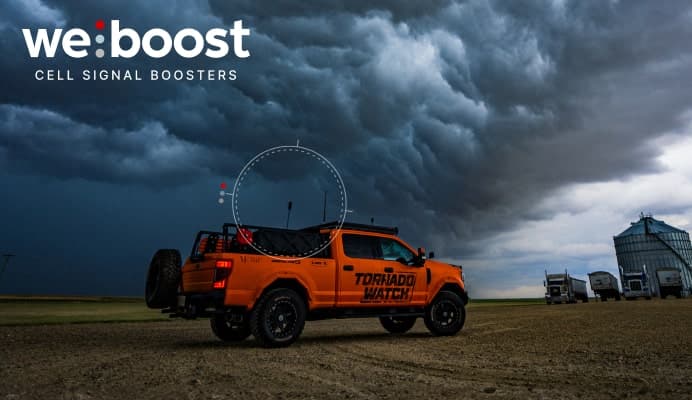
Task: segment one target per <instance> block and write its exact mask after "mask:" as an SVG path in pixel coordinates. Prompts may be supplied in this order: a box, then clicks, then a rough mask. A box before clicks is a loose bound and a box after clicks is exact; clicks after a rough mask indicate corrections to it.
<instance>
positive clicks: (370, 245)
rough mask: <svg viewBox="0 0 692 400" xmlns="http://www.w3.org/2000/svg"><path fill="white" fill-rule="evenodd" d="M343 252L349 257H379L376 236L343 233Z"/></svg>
mask: <svg viewBox="0 0 692 400" xmlns="http://www.w3.org/2000/svg"><path fill="white" fill-rule="evenodd" d="M342 241H343V244H344V254H346V255H347V256H349V257H351V258H369V259H373V258H379V257H378V253H379V251H378V250H379V249H378V246H377V244H378V243H377V238H376V237H373V236H366V235H343V236H342Z"/></svg>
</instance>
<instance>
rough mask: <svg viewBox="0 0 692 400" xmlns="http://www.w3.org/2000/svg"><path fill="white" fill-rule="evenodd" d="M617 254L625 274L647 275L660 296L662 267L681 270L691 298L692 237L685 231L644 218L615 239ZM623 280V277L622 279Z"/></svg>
mask: <svg viewBox="0 0 692 400" xmlns="http://www.w3.org/2000/svg"><path fill="white" fill-rule="evenodd" d="M613 240H614V241H615V254H616V256H617V260H618V264H619V265H620V268H621V271H622V272H624V273H627V272H642V271H644V266H646V267H645V268H646V272H647V275H648V279H649V281H650V287H651V291H652V293H653V294H654V295H656V296H659V295H660V286H659V282H658V274H657V273H656V271H657V270H658V269H659V268H675V269H678V270H680V273H681V275H682V281H683V294H684V295H689V294H690V290H691V289H692V244H690V235H689V234H688V233H687V232H685V231H683V230H682V229H678V228H674V227H672V226H670V225H668V224H666V223H664V222H663V221H659V220H657V219H654V217H653V216H651V215H644V214H642V215H641V216H640V219H639V221H637V222H632V224H631V226H630V227H629V228H627V229H626V230H625V231H624V232H622V233H620V234H619V235H617V236H615V237H614V238H613ZM620 278H621V279H622V277H620Z"/></svg>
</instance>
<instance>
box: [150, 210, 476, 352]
mask: <svg viewBox="0 0 692 400" xmlns="http://www.w3.org/2000/svg"><path fill="white" fill-rule="evenodd" d="M397 234H398V229H397V228H388V227H379V226H373V225H361V224H353V223H344V224H343V225H342V226H341V227H339V224H337V223H327V224H323V225H318V226H313V227H308V228H304V229H300V230H284V229H275V228H266V227H254V226H246V225H243V226H241V227H240V228H239V227H238V226H237V225H235V224H224V225H223V229H222V231H221V232H210V231H201V232H199V233H198V234H197V237H196V239H195V242H194V245H193V248H192V252H191V254H190V256H189V257H188V259H187V260H186V261H185V263H184V264H182V266H181V262H182V259H181V256H180V253H179V252H178V251H177V250H168V249H164V250H158V251H157V252H156V254H155V255H154V257H153V259H152V260H151V264H150V266H149V272H148V274H147V282H146V290H145V292H146V293H145V295H146V301H147V305H148V306H149V307H150V308H156V309H162V310H161V312H163V313H168V314H170V316H171V317H182V318H187V319H194V318H210V319H211V328H212V330H213V332H214V333H215V334H216V336H217V337H218V338H219V339H221V340H224V341H241V340H244V339H246V338H247V337H248V336H250V334H252V335H253V336H254V337H255V339H256V340H258V341H259V342H260V343H261V344H262V345H263V346H266V347H280V346H288V345H290V344H291V343H293V342H294V341H295V340H296V339H298V337H299V336H300V334H301V332H302V331H303V327H304V325H305V321H307V320H319V319H327V318H359V317H360V318H362V317H377V318H379V319H380V322H381V324H382V326H383V327H384V328H385V329H386V330H387V331H389V332H391V333H404V332H406V331H408V330H409V329H411V328H412V327H413V325H414V324H415V322H416V319H417V318H419V317H422V318H423V320H424V321H425V325H426V327H427V328H428V329H429V330H430V332H432V334H433V335H454V334H456V333H457V332H459V330H461V328H462V327H463V326H464V321H465V319H466V312H465V309H464V307H465V305H466V304H467V303H468V295H467V292H466V289H465V287H464V279H463V271H462V268H461V266H455V265H450V264H445V263H441V262H437V261H434V260H431V259H426V256H425V250H423V249H422V248H419V249H418V250H417V251H414V250H413V248H411V247H410V246H409V245H408V244H406V243H405V242H403V241H402V240H401V239H399V238H398V237H397ZM320 243H321V244H324V246H322V247H321V248H322V250H320V251H319V252H317V253H316V254H311V252H310V250H312V249H315V248H317V247H318V246H319V244H320ZM327 243H328V245H327ZM306 255H307V256H306ZM431 258H432V257H431Z"/></svg>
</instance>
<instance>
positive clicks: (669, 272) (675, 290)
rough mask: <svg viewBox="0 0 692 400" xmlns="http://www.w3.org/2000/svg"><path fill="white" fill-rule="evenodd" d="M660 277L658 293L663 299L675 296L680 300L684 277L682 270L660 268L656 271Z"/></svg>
mask: <svg viewBox="0 0 692 400" xmlns="http://www.w3.org/2000/svg"><path fill="white" fill-rule="evenodd" d="M656 276H657V277H658V292H659V294H660V295H661V298H662V299H665V298H666V297H668V295H673V296H675V297H677V298H678V299H679V298H681V297H682V277H681V276H680V270H678V269H676V268H672V267H670V268H659V269H657V270H656Z"/></svg>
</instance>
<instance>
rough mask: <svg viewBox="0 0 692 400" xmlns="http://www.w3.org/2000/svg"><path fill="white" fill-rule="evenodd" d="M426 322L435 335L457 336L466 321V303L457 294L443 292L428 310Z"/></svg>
mask: <svg viewBox="0 0 692 400" xmlns="http://www.w3.org/2000/svg"><path fill="white" fill-rule="evenodd" d="M424 321H425V326H426V327H427V328H428V330H429V331H430V332H431V333H432V334H433V335H436V336H451V335H455V334H456V333H457V332H459V331H460V330H461V328H463V327H464V322H465V321H466V310H464V302H463V301H462V300H461V298H459V296H457V294H456V293H453V292H448V291H442V292H440V293H439V294H438V295H437V297H435V300H433V302H432V303H431V304H430V305H429V306H428V307H427V308H426V310H425V318H424Z"/></svg>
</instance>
